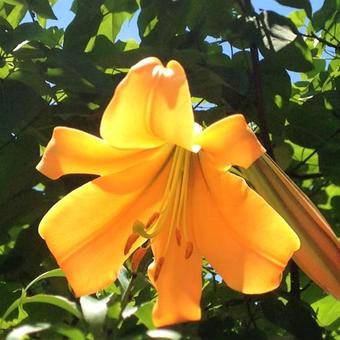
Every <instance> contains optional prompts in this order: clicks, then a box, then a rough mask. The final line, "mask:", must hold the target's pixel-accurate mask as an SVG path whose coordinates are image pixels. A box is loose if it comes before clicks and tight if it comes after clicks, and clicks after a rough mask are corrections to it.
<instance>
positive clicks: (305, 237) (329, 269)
mask: <svg viewBox="0 0 340 340" xmlns="http://www.w3.org/2000/svg"><path fill="white" fill-rule="evenodd" d="M242 172H243V173H244V174H245V175H246V177H247V178H248V179H249V181H250V182H251V184H252V185H253V186H254V188H255V189H256V191H258V193H259V194H260V195H262V196H263V197H264V198H265V199H266V201H267V202H268V203H269V204H270V205H271V206H272V207H273V208H274V209H276V210H277V212H278V213H279V214H280V215H281V216H282V217H283V218H284V219H285V220H286V221H287V222H288V223H289V224H290V226H291V227H292V228H293V229H294V231H295V232H296V233H297V235H298V236H299V238H300V241H301V247H300V249H299V250H298V251H297V252H296V253H295V255H294V256H293V259H294V261H295V262H296V263H297V264H298V265H299V267H300V268H301V269H302V270H303V271H304V272H305V273H306V274H307V275H308V276H309V277H310V278H311V279H312V280H313V281H314V282H315V283H317V284H318V285H319V286H320V287H322V288H323V289H324V290H326V291H327V292H329V293H330V294H332V295H334V296H335V297H337V298H340V243H339V241H338V239H337V237H336V235H335V234H334V232H333V231H332V229H331V227H330V226H329V225H328V223H327V221H326V220H325V219H324V217H323V216H322V215H321V213H320V212H319V210H318V209H317V208H316V207H315V205H314V204H313V203H312V202H311V201H310V200H309V198H308V197H307V196H306V195H305V194H304V193H303V192H302V191H301V190H300V189H299V188H298V187H297V186H296V184H295V183H294V182H293V181H292V180H291V179H290V178H289V177H288V176H287V175H286V174H285V173H284V172H283V171H282V170H281V169H280V167H279V166H278V165H277V164H276V163H275V162H274V161H273V160H272V159H271V158H270V157H269V156H268V155H266V154H265V155H263V156H262V157H261V158H259V159H258V160H257V161H256V162H255V163H254V164H253V165H252V166H251V167H250V168H248V169H247V170H243V169H242Z"/></svg>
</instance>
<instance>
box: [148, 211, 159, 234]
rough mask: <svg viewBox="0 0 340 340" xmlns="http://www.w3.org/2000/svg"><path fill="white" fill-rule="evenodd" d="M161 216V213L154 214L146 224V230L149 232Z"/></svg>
mask: <svg viewBox="0 0 340 340" xmlns="http://www.w3.org/2000/svg"><path fill="white" fill-rule="evenodd" d="M160 215H161V214H160V213H159V212H155V213H153V214H152V215H151V217H150V218H149V220H148V221H147V223H146V224H145V230H148V229H149V228H150V227H152V226H153V225H154V224H155V223H156V222H157V220H158V218H159V216H160Z"/></svg>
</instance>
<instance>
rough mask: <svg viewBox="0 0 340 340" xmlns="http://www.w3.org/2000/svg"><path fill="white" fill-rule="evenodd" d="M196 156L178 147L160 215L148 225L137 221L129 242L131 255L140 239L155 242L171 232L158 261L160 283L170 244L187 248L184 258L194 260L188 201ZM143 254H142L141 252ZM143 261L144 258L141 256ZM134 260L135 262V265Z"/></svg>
mask: <svg viewBox="0 0 340 340" xmlns="http://www.w3.org/2000/svg"><path fill="white" fill-rule="evenodd" d="M192 154H193V153H192V152H190V151H188V150H186V149H184V148H182V147H179V146H176V147H175V149H174V152H173V156H172V157H173V161H172V164H171V168H170V172H169V178H168V182H167V184H166V187H165V191H164V198H163V201H162V204H161V207H160V210H159V212H156V213H154V214H153V215H152V216H151V217H150V218H149V220H148V221H147V223H146V224H144V223H142V222H141V221H139V220H137V221H136V222H135V223H134V225H133V234H131V235H130V237H129V238H128V240H127V243H126V246H125V249H124V253H125V254H127V253H128V252H129V251H130V249H131V247H132V245H133V244H134V242H135V241H136V240H137V239H138V238H139V237H140V236H142V237H144V238H145V239H148V240H150V242H148V245H147V247H148V246H150V243H152V242H153V239H154V238H155V237H157V236H158V235H159V234H160V233H161V232H162V231H163V230H164V228H167V236H166V242H165V245H164V248H163V249H162V253H161V256H159V258H158V259H156V270H155V274H154V279H155V280H157V279H158V276H159V273H160V271H161V268H162V266H163V264H164V261H165V257H166V254H167V252H168V250H169V247H170V243H171V241H172V240H173V238H175V240H176V243H177V245H178V246H181V245H182V244H184V246H185V251H184V257H185V258H186V259H188V258H190V256H191V254H192V252H193V243H192V242H191V241H190V239H189V236H190V235H189V231H188V226H187V221H186V210H187V197H188V187H189V174H190V160H191V156H192ZM138 253H140V251H138ZM138 261H140V256H138ZM133 262H134V259H133V258H132V264H133Z"/></svg>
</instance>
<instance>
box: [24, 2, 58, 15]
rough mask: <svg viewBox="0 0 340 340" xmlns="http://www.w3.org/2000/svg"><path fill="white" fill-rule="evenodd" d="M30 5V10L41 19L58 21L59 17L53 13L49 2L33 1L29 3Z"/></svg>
mask: <svg viewBox="0 0 340 340" xmlns="http://www.w3.org/2000/svg"><path fill="white" fill-rule="evenodd" d="M28 4H29V9H30V10H31V11H33V12H35V13H37V14H38V15H39V16H40V17H42V18H45V19H54V20H57V17H56V16H55V14H54V13H53V10H52V7H51V5H50V3H49V2H48V0H31V1H28Z"/></svg>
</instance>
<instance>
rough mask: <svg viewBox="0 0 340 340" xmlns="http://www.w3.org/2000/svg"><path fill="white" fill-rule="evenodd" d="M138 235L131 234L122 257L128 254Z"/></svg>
mask: <svg viewBox="0 0 340 340" xmlns="http://www.w3.org/2000/svg"><path fill="white" fill-rule="evenodd" d="M138 237H139V235H138V234H136V233H132V234H131V235H130V236H129V237H128V239H127V241H126V244H125V248H124V255H127V254H128V253H129V252H130V249H131V247H132V246H133V244H134V243H135V242H136V241H137V239H138Z"/></svg>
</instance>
